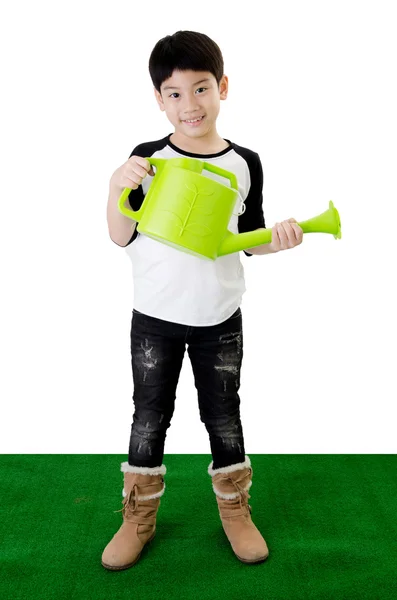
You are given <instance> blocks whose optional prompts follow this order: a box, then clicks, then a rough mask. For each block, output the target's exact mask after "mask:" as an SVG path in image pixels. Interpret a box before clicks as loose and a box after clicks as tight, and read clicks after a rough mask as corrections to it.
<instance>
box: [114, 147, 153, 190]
mask: <svg viewBox="0 0 397 600" xmlns="http://www.w3.org/2000/svg"><path fill="white" fill-rule="evenodd" d="M148 174H149V175H150V176H152V177H153V176H154V174H155V173H154V171H153V167H152V165H151V164H150V162H149V161H148V160H146V158H143V157H142V156H135V155H134V156H131V157H130V158H129V159H128V160H127V161H126V162H125V163H124V164H123V165H121V167H119V168H118V169H116V171H115V172H114V173H113V175H112V177H111V178H110V187H113V188H118V189H119V190H120V191H122V190H123V189H124V188H130V189H131V190H136V189H137V187H138V186H139V185H141V183H142V180H143V179H144V178H145V177H146V175H148Z"/></svg>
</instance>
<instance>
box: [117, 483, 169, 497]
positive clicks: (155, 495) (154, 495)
mask: <svg viewBox="0 0 397 600" xmlns="http://www.w3.org/2000/svg"><path fill="white" fill-rule="evenodd" d="M164 490H165V483H164V485H163V489H162V490H161V491H160V492H157V494H152V495H150V496H142V495H141V496H138V500H154V498H161V496H162V495H163V494H164ZM126 495H127V494H126V493H125V489H124V488H123V498H125V497H126Z"/></svg>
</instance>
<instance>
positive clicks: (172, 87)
mask: <svg viewBox="0 0 397 600" xmlns="http://www.w3.org/2000/svg"><path fill="white" fill-rule="evenodd" d="M204 81H210V79H209V78H208V77H207V79H200V81H196V83H193V84H192V87H193V86H194V85H198V84H199V83H204ZM179 89H180V88H179V87H176V86H175V85H166V86H165V87H163V91H164V92H165V90H179Z"/></svg>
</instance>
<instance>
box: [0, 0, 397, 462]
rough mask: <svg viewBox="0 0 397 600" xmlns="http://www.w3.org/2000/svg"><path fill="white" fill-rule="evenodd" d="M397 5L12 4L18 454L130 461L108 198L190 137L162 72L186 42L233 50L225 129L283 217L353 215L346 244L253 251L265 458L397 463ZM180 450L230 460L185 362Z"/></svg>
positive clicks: (124, 280)
mask: <svg viewBox="0 0 397 600" xmlns="http://www.w3.org/2000/svg"><path fill="white" fill-rule="evenodd" d="M259 7H260V11H261V12H260V14H259V12H258V10H259ZM395 8H396V5H395V3H394V2H382V1H379V0H377V1H376V2H365V1H364V2H353V1H350V2H349V1H346V0H344V1H343V2H336V1H335V0H333V1H332V2H318V1H315V2H280V1H274V2H262V3H257V2H256V1H255V2H254V1H249V0H245V1H244V2H243V3H238V4H236V5H233V3H230V2H220V1H218V2H205V1H202V2H200V3H198V4H197V3H193V4H192V3H188V2H186V1H183V2H182V1H181V2H177V1H172V0H171V1H169V2H166V3H164V2H153V1H151V2H148V3H146V2H132V1H130V2H127V1H124V2H121V1H118V2H117V1H114V0H113V1H112V2H84V1H81V0H80V1H79V2H71V1H70V0H68V2H64V3H62V2H34V3H30V2H13V3H9V4H5V3H4V4H2V8H1V13H0V22H1V25H0V45H1V48H0V49H1V56H2V94H1V112H0V118H1V142H0V143H1V156H0V159H1V204H0V228H1V229H0V233H1V235H0V243H1V249H0V250H1V287H2V291H1V296H0V297H1V312H0V317H1V322H0V326H1V336H0V339H1V381H0V385H1V389H0V394H1V415H0V416H1V426H0V427H1V428H0V452H2V453H80V452H81V453H126V454H127V452H128V442H129V434H130V427H131V422H132V414H133V402H132V392H133V388H132V373H131V364H130V354H129V352H130V348H129V343H130V340H129V335H130V319H131V311H132V308H133V307H132V293H133V289H132V274H131V265H130V261H129V258H128V256H127V254H126V253H125V251H124V250H123V249H122V248H120V247H118V246H117V245H116V244H114V243H113V242H112V241H111V240H110V238H109V235H108V229H107V222H106V204H107V199H108V185H109V179H110V177H111V175H112V173H113V172H114V170H115V169H116V168H117V167H119V166H120V165H121V164H122V163H124V162H125V161H126V160H127V159H128V157H129V154H130V153H131V151H132V149H133V147H134V146H135V145H137V144H138V143H141V142H143V141H149V140H155V139H159V138H161V137H164V136H165V135H167V134H168V133H171V132H172V131H173V128H172V125H171V124H170V123H169V121H168V120H167V117H166V115H165V113H162V112H161V111H160V110H159V108H158V106H157V103H156V102H155V98H154V93H153V85H152V82H151V80H150V77H149V71H148V60H149V55H150V52H151V50H152V48H153V47H154V45H155V44H156V42H157V41H158V40H159V39H160V38H162V37H165V36H166V35H171V34H173V33H175V32H176V31H177V30H179V29H190V30H195V31H200V32H203V33H206V34H207V35H209V36H210V37H212V38H213V39H214V40H215V41H216V42H217V44H218V45H219V46H220V48H221V50H222V53H223V56H224V62H225V73H226V75H228V77H229V96H228V99H227V100H226V101H225V102H221V112H220V115H219V118H218V132H219V134H220V135H221V136H222V137H227V138H228V139H231V140H233V141H234V142H236V143H238V144H239V145H242V146H246V147H248V148H251V149H253V150H254V151H256V152H258V153H259V155H260V157H261V160H262V164H263V169H264V188H263V195H264V213H265V218H266V224H267V226H268V227H272V225H274V223H275V222H276V221H282V220H283V219H287V218H289V217H294V218H296V219H297V220H298V221H302V220H305V219H308V218H311V217H314V216H316V215H318V214H320V213H322V212H324V211H325V210H327V208H328V203H329V200H333V202H334V204H335V206H336V208H337V209H338V210H339V213H340V216H341V221H342V239H341V240H335V239H334V237H333V236H332V235H327V234H318V233H316V234H306V235H305V236H304V240H303V243H302V244H301V245H300V246H298V247H297V248H294V249H292V250H287V251H284V252H280V253H278V254H276V255H272V256H253V257H251V258H247V257H245V255H244V254H243V253H241V260H242V262H243V265H244V267H245V273H246V284H247V293H246V294H245V296H244V299H243V304H242V311H243V323H244V359H243V367H242V385H241V388H240V397H241V418H242V423H243V430H244V436H245V446H246V447H245V449H246V453H247V454H250V453H305V452H309V453H311V452H312V453H390V452H393V453H394V452H396V450H397V447H396V446H397V445H396V436H395V420H394V419H393V414H394V411H395V402H396V399H397V394H396V391H397V390H396V380H395V369H396V316H395V310H396V308H395V307H396V304H397V302H396V300H397V299H396V292H395V280H396V249H395V243H396V242H395V238H396V217H397V211H396V202H397V194H396V188H397V185H396V164H397V162H396V158H397V151H396V147H397V146H396V139H397V127H396V125H397V122H396V121H397V119H396V106H397V94H396V56H397V54H396V53H397V44H396V36H395V32H396V27H397V22H396V17H395V14H394V10H395ZM165 453H182V454H183V453H205V454H207V453H208V454H209V453H210V445H209V439H208V434H207V431H206V429H205V427H204V424H203V423H202V422H201V421H200V418H199V412H198V405H197V396H196V390H195V387H194V380H193V374H192V370H191V366H190V362H189V359H188V356H187V353H186V354H185V361H184V363H183V367H182V372H181V377H180V381H179V385H178V389H177V398H176V409H175V413H174V417H173V420H172V424H171V428H170V429H168V433H167V438H166V445H165Z"/></svg>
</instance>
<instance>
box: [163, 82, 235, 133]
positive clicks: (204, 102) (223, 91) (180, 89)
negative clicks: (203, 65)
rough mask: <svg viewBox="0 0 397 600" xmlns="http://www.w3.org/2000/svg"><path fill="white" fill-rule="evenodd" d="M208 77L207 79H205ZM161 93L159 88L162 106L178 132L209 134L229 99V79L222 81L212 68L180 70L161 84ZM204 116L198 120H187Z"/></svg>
mask: <svg viewBox="0 0 397 600" xmlns="http://www.w3.org/2000/svg"><path fill="white" fill-rule="evenodd" d="M202 80H205V81H202ZM160 89H161V94H159V93H158V92H157V90H156V89H155V90H154V91H155V96H156V100H157V102H158V104H159V107H160V110H162V111H165V112H166V115H167V117H168V119H169V121H170V122H171V123H172V125H174V127H175V132H176V133H178V134H179V135H182V136H187V137H189V138H199V137H203V136H206V135H208V134H210V133H212V132H213V130H214V129H215V122H216V119H217V116H218V114H219V109H220V100H226V97H227V91H228V79H227V76H226V75H224V76H223V77H222V79H221V81H220V83H219V87H218V85H217V83H216V79H215V77H214V76H213V75H212V73H209V72H208V71H177V70H175V71H174V72H173V73H172V75H171V77H170V78H169V79H167V80H166V81H164V82H163V83H162V84H161V88H160ZM198 117H204V118H203V120H202V121H200V122H199V123H196V124H191V125H190V124H189V123H186V120H189V119H197V118H198Z"/></svg>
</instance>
